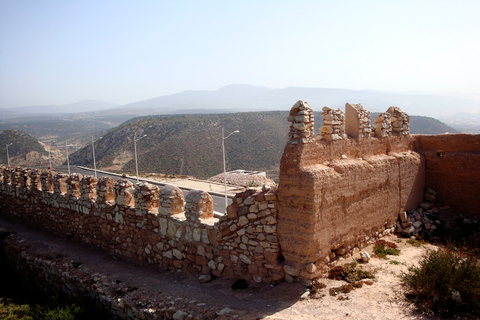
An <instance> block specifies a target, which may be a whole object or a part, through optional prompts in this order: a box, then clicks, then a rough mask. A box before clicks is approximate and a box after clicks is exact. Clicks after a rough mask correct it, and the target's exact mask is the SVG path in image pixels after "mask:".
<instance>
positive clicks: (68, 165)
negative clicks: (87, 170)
mask: <svg viewBox="0 0 480 320" xmlns="http://www.w3.org/2000/svg"><path fill="white" fill-rule="evenodd" d="M67 142H68V140H65V150H66V151H67V167H68V174H69V175H70V160H69V159H68V143H67Z"/></svg>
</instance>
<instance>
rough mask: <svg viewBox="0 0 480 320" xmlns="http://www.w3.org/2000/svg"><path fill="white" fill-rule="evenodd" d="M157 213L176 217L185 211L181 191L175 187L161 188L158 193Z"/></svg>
mask: <svg viewBox="0 0 480 320" xmlns="http://www.w3.org/2000/svg"><path fill="white" fill-rule="evenodd" d="M157 197H158V203H159V208H158V213H160V214H165V215H172V216H173V215H178V214H182V213H183V212H184V211H185V197H184V195H183V192H182V190H180V188H178V187H176V186H169V185H166V186H162V187H160V191H159V192H158V195H157Z"/></svg>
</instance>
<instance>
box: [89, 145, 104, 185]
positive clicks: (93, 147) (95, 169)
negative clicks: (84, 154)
mask: <svg viewBox="0 0 480 320" xmlns="http://www.w3.org/2000/svg"><path fill="white" fill-rule="evenodd" d="M101 138H103V137H100V138H99V139H101ZM92 156H93V171H94V172H95V178H96V177H97V164H96V163H95V144H94V143H93V136H92Z"/></svg>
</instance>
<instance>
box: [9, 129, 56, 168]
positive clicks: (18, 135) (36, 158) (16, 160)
mask: <svg viewBox="0 0 480 320" xmlns="http://www.w3.org/2000/svg"><path fill="white" fill-rule="evenodd" d="M7 144H11V145H9V147H8V155H9V157H10V164H11V165H21V164H23V165H34V164H39V163H41V162H42V161H43V160H46V161H47V162H48V150H45V148H44V146H43V145H42V144H40V143H39V142H38V140H37V139H35V138H34V137H32V136H30V135H28V134H26V133H24V132H22V131H20V130H3V131H1V132H0V146H1V148H0V162H1V163H4V164H7V163H8V159H7V148H6V145H7Z"/></svg>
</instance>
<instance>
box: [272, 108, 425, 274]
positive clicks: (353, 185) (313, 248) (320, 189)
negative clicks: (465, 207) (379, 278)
mask: <svg viewBox="0 0 480 320" xmlns="http://www.w3.org/2000/svg"><path fill="white" fill-rule="evenodd" d="M305 105H306V106H308V104H306V103H305ZM308 107H309V106H308ZM346 109H347V113H346V114H345V115H344V114H343V112H342V111H341V110H337V109H330V108H328V107H324V108H323V109H322V110H323V112H322V115H324V122H325V120H328V121H326V122H325V123H324V126H323V127H322V128H320V133H319V135H317V138H316V139H315V141H312V142H310V143H303V144H293V143H287V145H286V147H285V150H284V153H283V156H282V160H281V164H280V184H279V187H278V194H277V196H278V199H279V213H278V236H279V243H280V246H281V248H282V254H283V256H284V258H285V263H284V271H285V273H286V279H289V278H290V279H295V278H303V279H313V278H316V277H319V276H320V275H322V273H323V272H325V269H326V267H327V266H328V265H329V264H331V263H332V262H333V261H335V260H337V259H338V258H339V257H346V256H349V255H351V254H353V253H355V252H358V251H359V250H360V249H361V248H362V247H364V246H365V245H367V244H368V242H369V241H372V239H373V237H377V236H379V235H381V234H385V233H390V232H393V231H394V225H395V222H396V220H397V218H398V215H399V213H400V212H402V211H404V210H406V209H413V208H416V206H417V205H418V203H419V202H421V201H422V199H423V191H424V183H425V160H424V157H423V156H422V155H421V154H419V153H417V152H415V151H414V145H415V139H414V137H412V136H410V135H409V134H408V132H406V134H402V135H400V136H393V135H390V134H386V135H384V136H383V137H380V138H377V137H373V135H370V132H371V128H370V120H369V112H368V111H367V110H365V109H364V108H363V107H362V106H361V105H360V104H358V105H352V104H348V103H347V104H346ZM292 110H293V108H292ZM332 110H334V111H335V114H333V113H332V114H330V112H333V111H332ZM389 110H390V111H391V110H395V112H397V113H401V112H402V111H401V110H400V109H399V108H393V107H392V108H390V109H389ZM337 114H338V115H341V117H337V118H334V116H335V115H337ZM402 115H403V116H402V121H404V122H402V125H405V127H407V126H408V120H409V118H408V116H407V115H406V114H404V113H402ZM326 117H327V118H326ZM333 124H334V125H337V126H339V127H342V128H344V126H345V124H347V127H348V130H346V131H344V130H343V129H341V130H340V129H339V130H336V129H335V130H336V131H335V130H334V129H332V128H331V127H329V126H331V125H333ZM327 129H328V130H327ZM326 133H331V134H332V137H335V138H334V139H333V138H332V139H330V138H328V139H325V137H326V136H325V135H326ZM334 134H336V135H335V136H334ZM348 134H349V135H348ZM360 138H361V139H360Z"/></svg>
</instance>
